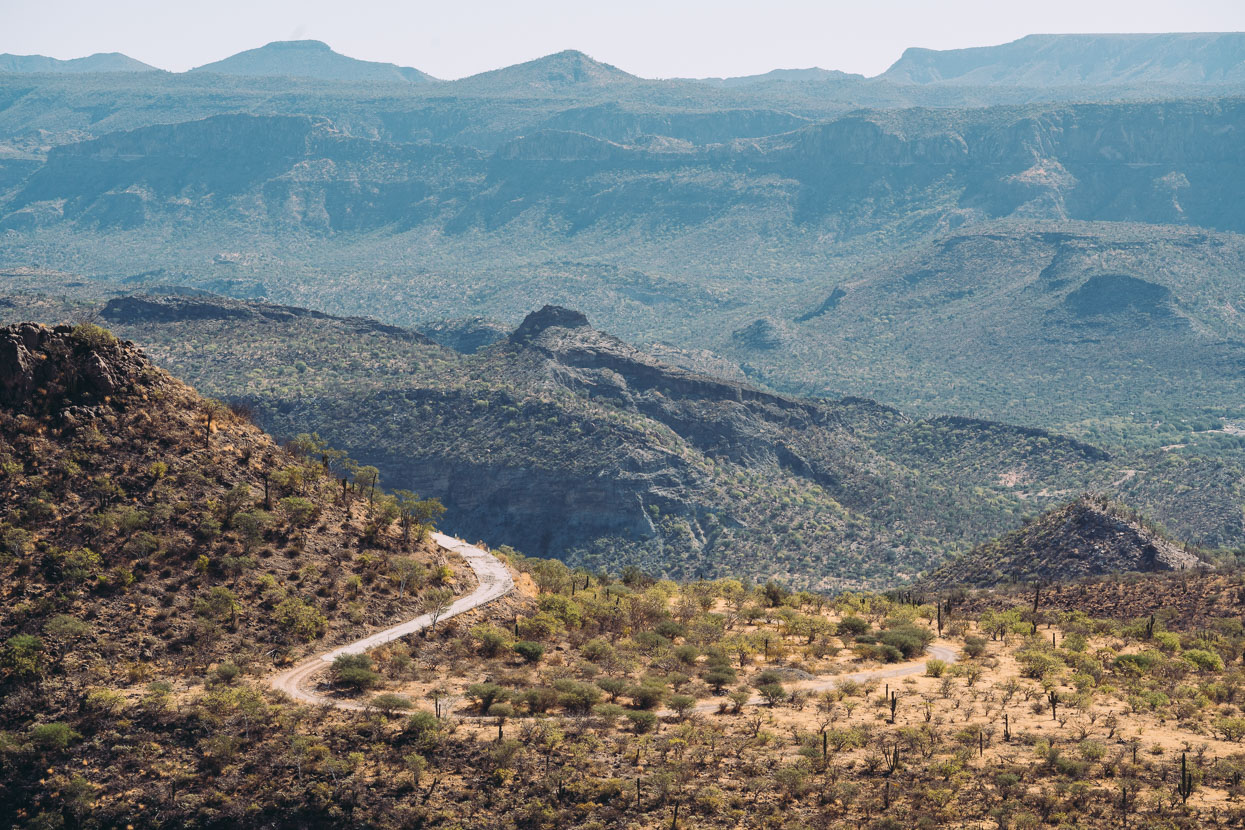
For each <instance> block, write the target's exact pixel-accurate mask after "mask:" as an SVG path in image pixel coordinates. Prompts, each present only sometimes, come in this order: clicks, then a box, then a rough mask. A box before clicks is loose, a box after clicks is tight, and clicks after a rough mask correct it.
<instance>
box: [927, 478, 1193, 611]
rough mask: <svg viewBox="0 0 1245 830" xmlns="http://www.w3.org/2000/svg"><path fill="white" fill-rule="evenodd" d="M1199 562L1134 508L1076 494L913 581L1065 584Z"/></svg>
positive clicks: (943, 584) (1180, 567) (948, 584)
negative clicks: (1078, 497) (1010, 530)
mask: <svg viewBox="0 0 1245 830" xmlns="http://www.w3.org/2000/svg"><path fill="white" fill-rule="evenodd" d="M1201 564H1203V562H1202V560H1201V559H1199V558H1198V557H1197V556H1196V555H1194V554H1193V553H1190V552H1189V551H1188V550H1187V549H1185V548H1184V547H1182V546H1181V545H1179V544H1178V543H1176V542H1173V541H1172V540H1170V539H1168V538H1166V537H1164V536H1163V535H1161V534H1160V533H1159V532H1158V531H1157V530H1156V529H1155V528H1154V527H1153V526H1151V525H1149V524H1148V523H1147V522H1145V521H1144V520H1143V519H1141V518H1140V517H1139V516H1138V515H1137V514H1136V513H1134V512H1132V511H1130V510H1128V509H1126V508H1124V507H1122V506H1121V505H1119V504H1113V503H1111V502H1109V501H1108V500H1107V499H1105V498H1101V497H1098V498H1093V497H1088V496H1085V497H1082V498H1080V499H1077V500H1076V501H1073V502H1070V503H1068V504H1066V505H1064V506H1062V507H1058V508H1056V509H1054V510H1051V511H1048V512H1047V513H1044V514H1042V515H1041V516H1039V517H1037V518H1036V519H1034V520H1033V521H1031V522H1028V523H1027V524H1025V526H1024V527H1022V528H1020V529H1019V530H1015V531H1013V532H1011V533H1008V534H1007V535H1005V536H1002V537H1000V538H998V539H995V540H993V541H991V542H987V543H985V544H983V545H979V546H978V547H976V548H974V549H973V550H972V551H970V552H969V553H967V554H965V555H964V556H961V557H958V558H956V559H953V560H952V561H950V562H948V563H947V564H946V565H943V566H942V567H940V568H938V569H937V570H936V571H934V572H933V573H931V574H930V575H929V576H927V577H925V578H924V579H922V580H921V584H922V585H924V586H927V587H930V588H935V589H937V588H948V587H953V586H956V585H971V586H974V587H979V588H982V587H992V586H995V585H999V584H1002V583H1004V582H1034V581H1036V582H1042V583H1046V582H1066V581H1069V580H1074V579H1085V578H1092V577H1102V576H1109V575H1112V574H1122V573H1132V572H1139V571H1140V572H1157V571H1179V570H1187V569H1188V570H1191V569H1193V568H1196V567H1198V566H1199V565H1201Z"/></svg>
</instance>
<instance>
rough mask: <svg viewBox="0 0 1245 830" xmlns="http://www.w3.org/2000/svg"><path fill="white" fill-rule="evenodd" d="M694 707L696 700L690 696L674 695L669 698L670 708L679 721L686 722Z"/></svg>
mask: <svg viewBox="0 0 1245 830" xmlns="http://www.w3.org/2000/svg"><path fill="white" fill-rule="evenodd" d="M695 706H696V698H694V697H692V696H691V695H674V696H673V697H671V698H670V708H671V709H672V710H673V711H674V714H675V715H676V716H677V717H678V719H679V720H686V719H687V716H688V715H689V714H690V713H691V711H692V709H693V708H695Z"/></svg>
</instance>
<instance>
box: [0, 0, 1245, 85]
mask: <svg viewBox="0 0 1245 830" xmlns="http://www.w3.org/2000/svg"><path fill="white" fill-rule="evenodd" d="M1121 31H1127V32H1181V31H1184V32H1190V31H1202V32H1215V31H1245V0H1179V2H1176V0H1127V2H1120V1H1118V0H1041V2H1036V3H1034V2H1029V3H1020V2H1015V0H851V2H840V0H823V2H815V0H764V1H763V2H758V1H757V0H753V2H740V0H716V1H715V2H701V0H615V2H611V3H604V2H600V0H450V2H446V0H435V2H426V0H406V2H401V0H350V2H345V0H336V1H335V2H325V1H324V0H242V1H240V0H212V1H211V2H188V0H159V2H152V0H0V52H11V53H14V54H22V55H24V54H42V55H50V56H52V57H56V58H73V57H81V56H83V55H88V54H91V53H94V52H124V53H125V54H127V55H129V56H130V57H133V58H137V59H138V60H141V61H144V62H146V63H150V64H152V65H154V66H158V67H161V68H163V69H169V70H172V71H183V70H186V69H189V68H191V67H193V66H199V65H202V64H204V63H209V62H211V61H214V60H219V59H220V58H223V57H226V56H228V55H231V54H234V53H236V52H240V51H242V50H244V49H251V48H254V47H256V46H262V45H263V44H265V43H268V42H270V41H274V40H292V39H302V38H308V39H315V40H322V41H325V42H326V43H328V44H329V45H330V46H332V47H333V48H334V49H336V50H337V51H338V52H341V53H343V54H346V55H350V56H351V57H355V58H362V59H365V60H375V61H385V62H389V63H397V64H400V65H403V66H414V67H415V68H417V69H421V70H423V71H425V72H428V73H429V74H432V75H435V76H437V77H440V78H459V77H463V76H466V75H471V74H474V73H476V72H483V71H486V70H489V69H496V68H498V67H501V66H508V65H510V64H514V63H520V62H522V61H525V60H531V59H532V58H537V57H540V56H542V55H547V54H550V53H553V52H559V51H562V50H563V49H579V50H581V51H583V52H586V53H588V54H589V55H591V56H592V57H594V58H596V59H597V60H601V61H605V62H606V63H611V64H614V65H615V66H618V67H619V68H621V69H624V70H626V71H628V72H631V73H633V74H636V75H640V76H642V77H646V78H670V77H714V76H729V75H748V74H755V73H761V72H766V71H769V70H770V69H775V68H788V69H790V68H804V67H810V66H820V67H823V68H825V69H841V70H843V71H846V72H859V73H861V74H864V75H876V74H878V73H879V72H882V71H883V70H885V69H886V68H887V67H888V66H890V64H891V63H893V62H894V61H895V60H896V59H897V58H898V57H899V55H900V54H901V53H902V52H903V50H904V49H905V48H907V47H909V46H924V47H927V48H934V49H955V48H962V47H966V46H988V45H992V44H997V43H1005V42H1007V41H1010V40H1015V39H1016V38H1019V37H1022V36H1024V35H1026V34H1032V33H1039V32H1040V33H1058V32H1121Z"/></svg>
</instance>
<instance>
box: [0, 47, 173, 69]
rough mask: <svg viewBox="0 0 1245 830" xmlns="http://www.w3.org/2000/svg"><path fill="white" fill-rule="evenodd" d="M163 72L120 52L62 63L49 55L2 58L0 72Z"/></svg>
mask: <svg viewBox="0 0 1245 830" xmlns="http://www.w3.org/2000/svg"><path fill="white" fill-rule="evenodd" d="M162 71H163V70H161V69H159V68H157V67H155V66H152V65H151V64H147V63H143V62H142V61H140V60H135V59H134V58H131V57H130V56H129V55H123V54H122V53H120V52H96V53H95V54H93V55H87V56H85V57H81V58H69V59H67V60H62V59H59V58H50V57H48V56H46V55H13V54H9V53H7V52H6V53H4V54H0V72H13V73H32V72H53V73H63V74H77V73H84V72H162Z"/></svg>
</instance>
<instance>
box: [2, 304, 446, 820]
mask: <svg viewBox="0 0 1245 830" xmlns="http://www.w3.org/2000/svg"><path fill="white" fill-rule="evenodd" d="M298 448H299V452H297V453H296V452H291V451H287V450H284V449H282V448H280V447H278V446H277V445H276V444H275V443H274V442H273V441H272V440H271V439H270V438H269V437H268V436H267V435H265V434H264V433H263V432H261V431H260V430H259V429H258V428H256V427H255V426H253V425H252V424H251V423H250V422H249V421H247V420H245V419H243V418H240V417H239V416H237V415H235V414H233V413H232V412H230V410H229V409H227V408H225V407H224V406H223V405H222V404H219V403H213V402H211V401H208V400H205V399H204V398H201V397H200V396H199V395H198V394H197V393H195V392H194V391H193V390H192V389H190V388H189V387H187V386H186V385H184V384H183V383H181V382H180V381H177V380H175V379H174V378H173V377H171V376H170V375H168V374H167V373H166V372H164V371H162V370H160V369H157V368H156V367H154V366H153V365H152V364H151V363H150V362H149V361H148V360H147V358H146V357H145V356H144V355H143V353H142V352H141V351H139V350H138V349H137V348H136V347H134V346H133V345H132V344H130V343H128V342H122V341H118V340H117V339H116V338H114V337H113V336H112V335H111V334H109V333H108V332H107V331H105V330H103V329H100V328H98V327H95V326H92V325H87V324H84V325H79V326H76V327H71V326H68V325H64V326H57V327H56V328H47V327H44V326H40V325H35V324H17V325H11V326H8V327H6V328H4V329H0V467H2V469H3V476H4V477H3V482H2V484H0V542H2V545H3V548H2V550H0V585H3V594H4V603H3V605H4V611H3V613H0V643H3V646H2V647H0V651H2V652H3V660H2V661H0V662H2V664H3V665H2V666H0V686H2V687H3V694H2V695H0V699H3V700H4V704H3V705H2V706H0V731H2V733H3V734H4V735H5V736H6V737H5V749H4V751H3V752H0V756H2V757H0V764H3V765H4V770H5V773H6V776H5V779H6V780H5V784H4V786H5V787H6V788H9V789H8V793H9V795H10V796H14V797H6V798H0V803H3V805H4V806H3V807H2V808H0V810H3V811H4V820H5V821H6V822H7V821H13V820H16V818H15V816H14V815H13V814H12V813H11V812H10V811H13V810H17V809H18V808H19V807H21V806H22V805H25V806H27V807H28V806H29V804H28V802H26V800H25V796H23V797H22V798H21V799H17V798H16V796H15V795H14V794H15V793H19V792H25V793H27V794H28V793H30V792H33V791H34V790H33V789H31V788H32V787H33V779H34V778H39V777H41V776H42V772H41V768H38V767H37V765H36V766H35V767H32V766H30V764H29V763H28V760H29V759H28V757H27V756H26V755H23V754H22V752H23V750H22V749H21V747H20V744H21V740H23V739H21V738H20V736H22V735H25V734H27V733H28V731H29V730H30V729H31V728H33V727H36V726H38V725H39V724H41V723H47V722H50V721H66V722H68V723H69V724H71V725H72V726H73V728H74V729H76V731H77V732H78V733H79V736H82V735H88V737H89V738H90V739H92V740H93V739H94V737H93V735H90V734H89V733H90V732H91V730H92V728H93V727H91V724H90V721H91V718H92V717H94V716H95V714H98V712H97V709H98V707H103V708H104V709H105V710H110V709H111V708H113V707H116V706H120V705H123V704H126V702H127V701H129V700H138V699H140V698H141V699H142V700H143V701H144V705H148V704H150V706H152V707H154V708H153V709H152V711H153V712H162V711H164V710H165V708H166V707H167V706H168V705H169V704H170V702H171V700H172V699H173V698H172V697H170V695H171V694H173V695H175V694H180V693H181V692H182V691H183V690H184V689H185V688H186V686H187V684H188V683H194V682H202V679H203V677H204V674H205V673H206V672H208V670H209V668H211V667H213V666H218V667H219V666H221V665H224V666H225V668H223V669H219V670H217V669H214V671H217V675H218V676H219V677H222V678H223V677H225V676H226V675H228V679H229V682H232V680H233V679H234V677H236V676H237V674H238V673H239V672H241V673H243V674H246V673H256V674H263V673H266V672H268V671H270V670H271V668H272V667H273V666H274V665H276V664H278V663H279V662H280V661H281V660H283V659H294V658H297V657H298V656H300V655H302V654H305V653H307V651H308V650H318V649H321V648H323V647H324V646H325V645H326V644H332V643H335V642H340V641H344V640H349V639H354V638H357V637H358V636H361V635H362V634H364V633H366V632H367V631H368V630H369V629H370V628H371V627H372V626H375V625H379V624H383V623H391V622H394V621H396V620H398V619H402V618H406V617H409V616H414V614H416V613H418V611H417V609H418V608H419V605H420V598H419V591H420V590H421V589H424V588H427V587H429V586H430V585H431V584H433V583H432V581H431V580H432V579H433V578H436V579H440V580H442V581H443V582H444V584H446V585H451V586H453V585H455V580H457V579H462V580H463V582H462V584H459V585H457V587H458V588H460V589H462V588H469V587H470V580H471V576H470V572H469V571H466V572H465V573H459V572H458V571H457V570H452V569H450V568H448V567H447V568H445V569H443V570H438V568H440V566H441V565H442V564H447V563H444V562H443V561H442V560H439V559H437V558H436V556H435V554H433V553H432V552H431V548H430V546H428V545H427V544H426V543H424V542H421V541H419V537H420V534H419V532H418V529H416V532H413V533H412V534H411V536H410V541H409V542H405V541H403V538H402V534H401V533H400V532H399V530H398V528H397V527H395V526H394V515H393V513H392V512H391V511H389V508H387V507H386V505H387V504H389V501H388V497H387V496H383V495H382V494H381V492H380V491H375V492H373V491H372V490H371V482H370V480H361V479H359V478H356V484H355V486H353V487H351V488H349V489H347V488H345V487H343V486H342V485H341V484H340V483H339V482H338V480H337V479H336V477H335V475H334V474H330V471H329V470H328V469H327V468H326V466H325V464H324V461H323V459H322V458H321V456H320V453H321V449H320V448H319V447H317V446H315V445H314V444H312V443H309V442H306V441H304V442H301V443H300V444H299V445H298ZM329 458H330V461H331V460H332V456H329ZM365 473H366V471H365ZM369 493H371V497H369ZM408 564H409V567H408ZM254 697H255V700H254V703H255V704H256V705H257V706H261V708H262V701H261V700H260V698H259V697H258V696H257V695H256V696H254ZM92 713H95V714H92ZM14 736H18V737H14ZM15 741H16V743H14V742H15ZM108 766H109V765H108V764H104V765H102V769H107V768H108ZM83 772H84V774H88V775H90V771H86V770H84V771H83ZM113 772H114V773H115V774H116V775H118V776H122V777H124V776H133V775H135V774H136V773H135V771H134V770H128V771H127V770H126V769H124V768H120V767H119V768H116V769H114V770H113ZM130 780H131V781H132V780H134V779H133V777H131V778H130Z"/></svg>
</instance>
